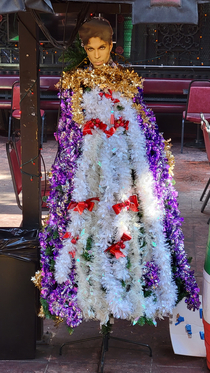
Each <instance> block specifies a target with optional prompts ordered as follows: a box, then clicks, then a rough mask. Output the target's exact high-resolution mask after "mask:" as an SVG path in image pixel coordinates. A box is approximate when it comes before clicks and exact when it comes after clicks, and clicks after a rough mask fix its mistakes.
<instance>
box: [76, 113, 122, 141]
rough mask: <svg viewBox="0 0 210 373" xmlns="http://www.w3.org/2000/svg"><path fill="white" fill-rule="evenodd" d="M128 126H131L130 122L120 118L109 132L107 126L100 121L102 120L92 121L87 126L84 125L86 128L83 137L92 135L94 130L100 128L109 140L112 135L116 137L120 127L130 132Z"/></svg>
mask: <svg viewBox="0 0 210 373" xmlns="http://www.w3.org/2000/svg"><path fill="white" fill-rule="evenodd" d="M128 125H129V121H128V120H123V119H122V117H120V118H119V119H115V120H114V126H113V127H111V128H110V129H109V130H107V129H106V128H107V125H106V124H105V123H103V122H101V121H100V119H98V118H97V119H91V120H89V121H88V122H87V123H86V124H85V125H84V128H83V136H85V135H92V134H93V133H92V130H93V129H94V127H97V128H99V129H100V130H102V131H103V132H104V133H105V134H106V136H107V137H108V138H109V137H111V136H112V135H114V133H115V131H116V129H117V128H118V127H124V128H125V129H126V131H127V130H128Z"/></svg>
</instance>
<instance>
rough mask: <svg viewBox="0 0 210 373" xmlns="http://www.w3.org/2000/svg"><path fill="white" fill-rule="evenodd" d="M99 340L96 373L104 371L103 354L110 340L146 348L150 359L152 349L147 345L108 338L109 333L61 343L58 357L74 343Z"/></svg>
mask: <svg viewBox="0 0 210 373" xmlns="http://www.w3.org/2000/svg"><path fill="white" fill-rule="evenodd" d="M101 338H103V340H102V345H101V358H100V362H99V365H98V373H103V371H104V360H105V353H106V352H107V351H108V349H109V340H110V339H114V340H116V341H121V342H126V343H132V344H135V345H139V346H144V347H147V348H148V349H149V356H150V357H152V349H151V347H150V346H149V345H147V344H145V343H140V342H134V341H129V340H128V339H123V338H117V337H112V336H110V333H105V334H104V335H103V336H98V337H92V338H86V339H80V340H77V341H72V342H67V343H63V344H62V345H61V347H60V350H59V355H62V349H63V347H64V346H66V345H70V344H76V343H82V342H87V341H93V340H95V339H101Z"/></svg>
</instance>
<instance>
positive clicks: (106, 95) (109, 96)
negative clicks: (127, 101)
mask: <svg viewBox="0 0 210 373" xmlns="http://www.w3.org/2000/svg"><path fill="white" fill-rule="evenodd" d="M108 92H109V93H105V92H100V93H99V96H101V98H102V97H103V96H105V97H106V98H110V99H111V100H112V102H113V103H114V104H117V103H118V102H120V100H118V99H117V98H113V97H112V91H111V89H108Z"/></svg>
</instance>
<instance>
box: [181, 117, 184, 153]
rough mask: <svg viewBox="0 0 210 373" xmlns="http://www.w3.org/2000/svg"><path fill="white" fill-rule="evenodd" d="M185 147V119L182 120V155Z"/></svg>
mask: <svg viewBox="0 0 210 373" xmlns="http://www.w3.org/2000/svg"><path fill="white" fill-rule="evenodd" d="M183 146H184V118H182V132H181V153H183Z"/></svg>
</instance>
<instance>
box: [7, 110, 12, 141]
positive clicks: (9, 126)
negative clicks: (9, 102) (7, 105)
mask: <svg viewBox="0 0 210 373" xmlns="http://www.w3.org/2000/svg"><path fill="white" fill-rule="evenodd" d="M11 125H12V118H11V116H9V124H8V141H10V139H11Z"/></svg>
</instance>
